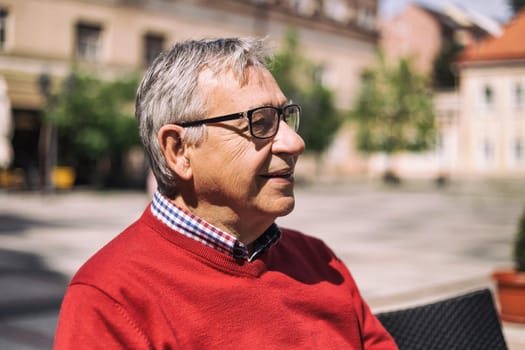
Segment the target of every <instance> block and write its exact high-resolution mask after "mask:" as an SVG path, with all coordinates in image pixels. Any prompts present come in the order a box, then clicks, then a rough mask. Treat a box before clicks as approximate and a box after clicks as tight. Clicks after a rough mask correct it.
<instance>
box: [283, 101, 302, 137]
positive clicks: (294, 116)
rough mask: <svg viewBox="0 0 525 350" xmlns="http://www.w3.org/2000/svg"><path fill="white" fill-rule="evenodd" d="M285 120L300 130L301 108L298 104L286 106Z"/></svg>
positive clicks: (293, 127) (292, 127) (284, 111)
mask: <svg viewBox="0 0 525 350" xmlns="http://www.w3.org/2000/svg"><path fill="white" fill-rule="evenodd" d="M283 114H284V122H285V123H286V124H288V126H289V127H290V128H291V129H292V130H294V131H295V132H297V131H298V130H299V119H300V116H301V108H299V106H296V105H290V106H286V107H285V108H284V110H283Z"/></svg>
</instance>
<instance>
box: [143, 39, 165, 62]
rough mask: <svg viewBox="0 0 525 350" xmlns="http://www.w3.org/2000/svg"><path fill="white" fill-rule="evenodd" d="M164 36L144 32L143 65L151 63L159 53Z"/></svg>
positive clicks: (162, 47)
mask: <svg viewBox="0 0 525 350" xmlns="http://www.w3.org/2000/svg"><path fill="white" fill-rule="evenodd" d="M164 42H165V39H164V36H162V35H159V34H146V35H145V36H144V65H145V66H146V67H147V66H149V65H151V64H152V63H153V61H154V60H155V58H156V57H157V56H158V55H159V53H161V52H162V50H164Z"/></svg>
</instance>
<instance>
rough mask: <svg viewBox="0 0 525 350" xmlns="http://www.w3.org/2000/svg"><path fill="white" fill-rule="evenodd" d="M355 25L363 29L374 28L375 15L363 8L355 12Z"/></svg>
mask: <svg viewBox="0 0 525 350" xmlns="http://www.w3.org/2000/svg"><path fill="white" fill-rule="evenodd" d="M357 25H358V26H360V27H362V28H365V29H370V30H372V29H374V28H375V15H374V11H373V10H372V9H371V8H368V7H363V8H361V9H359V10H358V11H357Z"/></svg>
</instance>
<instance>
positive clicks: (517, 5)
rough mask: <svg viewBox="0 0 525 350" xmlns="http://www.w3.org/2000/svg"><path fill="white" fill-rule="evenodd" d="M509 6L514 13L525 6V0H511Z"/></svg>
mask: <svg viewBox="0 0 525 350" xmlns="http://www.w3.org/2000/svg"><path fill="white" fill-rule="evenodd" d="M509 6H510V8H511V9H512V12H513V13H514V14H516V13H518V12H519V11H520V10H521V9H523V8H525V0H509Z"/></svg>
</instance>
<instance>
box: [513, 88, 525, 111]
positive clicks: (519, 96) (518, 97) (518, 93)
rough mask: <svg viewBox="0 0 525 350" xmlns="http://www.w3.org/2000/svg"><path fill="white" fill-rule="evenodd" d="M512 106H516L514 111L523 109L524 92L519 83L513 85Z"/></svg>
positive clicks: (524, 101)
mask: <svg viewBox="0 0 525 350" xmlns="http://www.w3.org/2000/svg"><path fill="white" fill-rule="evenodd" d="M514 106H516V109H522V108H523V107H525V92H524V91H523V85H522V84H520V83H517V84H516V85H514Z"/></svg>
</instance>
